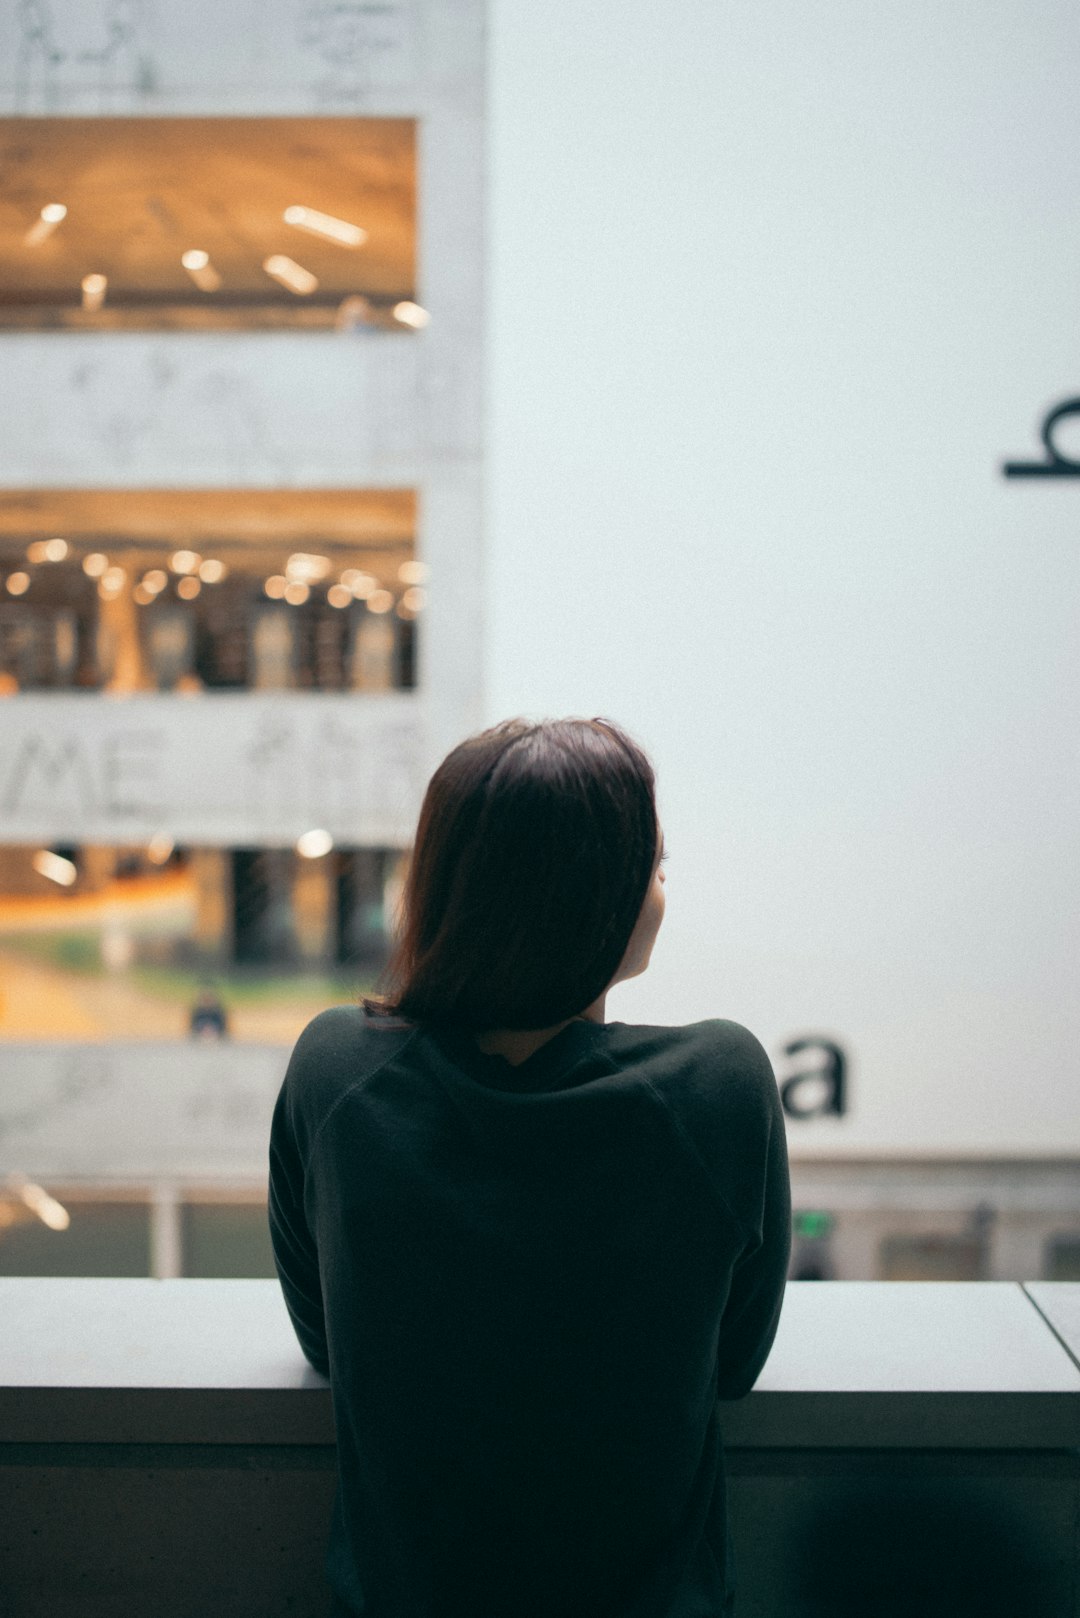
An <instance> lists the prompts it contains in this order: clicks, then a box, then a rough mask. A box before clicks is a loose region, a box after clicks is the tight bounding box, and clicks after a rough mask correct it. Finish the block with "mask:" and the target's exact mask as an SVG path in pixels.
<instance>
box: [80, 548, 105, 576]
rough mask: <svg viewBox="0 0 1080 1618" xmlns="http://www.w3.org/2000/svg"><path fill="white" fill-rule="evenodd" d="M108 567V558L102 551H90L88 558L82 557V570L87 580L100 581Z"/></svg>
mask: <svg viewBox="0 0 1080 1618" xmlns="http://www.w3.org/2000/svg"><path fill="white" fill-rule="evenodd" d="M108 565H109V558H108V557H107V556H106V555H105V553H104V551H91V552H90V555H89V556H84V557H83V565H82V570H83V572H84V573H85V574H86V576H87V577H88V578H91V579H100V577H101V575H102V574H103V573H104V571H105V569H106V568H107V567H108Z"/></svg>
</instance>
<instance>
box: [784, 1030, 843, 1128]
mask: <svg viewBox="0 0 1080 1618" xmlns="http://www.w3.org/2000/svg"><path fill="white" fill-rule="evenodd" d="M784 1055H785V1056H786V1057H789V1058H790V1059H791V1061H792V1066H791V1070H790V1071H789V1072H788V1073H787V1075H786V1076H785V1077H784V1078H783V1079H782V1080H781V1082H780V1100H781V1102H782V1103H783V1107H784V1111H785V1113H786V1114H787V1115H788V1117H789V1118H827V1117H830V1116H832V1117H843V1115H844V1113H846V1112H847V1057H846V1055H845V1053H844V1051H843V1049H842V1047H841V1046H839V1045H838V1044H837V1043H836V1042H835V1040H832V1039H825V1038H822V1037H820V1036H818V1035H815V1034H810V1035H807V1036H805V1037H804V1038H802V1039H793V1040H791V1041H789V1043H788V1044H787V1045H785V1046H784Z"/></svg>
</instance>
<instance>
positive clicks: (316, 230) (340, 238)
mask: <svg viewBox="0 0 1080 1618" xmlns="http://www.w3.org/2000/svg"><path fill="white" fill-rule="evenodd" d="M281 217H282V218H283V219H284V221H285V223H286V224H287V225H293V226H294V227H295V228H296V229H297V230H306V231H308V232H309V233H310V234H311V235H312V236H322V237H323V238H324V239H325V240H326V241H328V242H336V243H337V245H338V246H339V247H362V246H363V244H364V242H366V241H367V234H368V233H367V231H366V230H364V228H363V227H362V226H361V225H352V224H350V223H349V221H348V220H347V219H335V217H334V215H333V214H332V213H320V212H319V210H318V208H302V207H300V206H299V204H296V205H294V206H293V207H291V208H286V209H285V212H284V213H283V214H282V216H281Z"/></svg>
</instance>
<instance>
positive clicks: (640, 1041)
mask: <svg viewBox="0 0 1080 1618" xmlns="http://www.w3.org/2000/svg"><path fill="white" fill-rule="evenodd" d="M607 1029H608V1034H609V1039H610V1047H611V1051H612V1054H613V1055H617V1056H622V1055H625V1056H627V1057H628V1058H630V1059H631V1060H633V1059H635V1058H636V1059H638V1060H645V1061H648V1060H650V1059H653V1060H655V1061H656V1063H657V1065H658V1067H660V1068H661V1069H662V1070H664V1069H671V1068H673V1067H674V1066H675V1065H681V1064H682V1063H684V1062H686V1061H688V1060H693V1059H697V1060H700V1061H703V1062H705V1063H707V1064H709V1065H713V1066H714V1065H715V1064H718V1063H719V1064H723V1065H724V1066H725V1067H726V1068H730V1069H732V1070H734V1071H737V1072H740V1073H741V1072H745V1073H746V1074H747V1075H749V1076H751V1077H753V1078H754V1079H757V1080H760V1079H762V1078H764V1077H765V1076H768V1077H769V1078H770V1079H771V1078H772V1077H773V1072H772V1064H771V1063H770V1061H769V1057H768V1054H767V1052H766V1051H765V1048H764V1046H763V1045H762V1043H761V1041H760V1040H759V1039H758V1038H757V1037H756V1036H755V1035H754V1034H752V1033H751V1032H750V1030H749V1028H745V1027H744V1026H743V1024H742V1023H738V1022H732V1021H731V1020H730V1019H729V1018H726V1017H708V1018H705V1019H704V1020H703V1021H701V1022H691V1023H680V1024H675V1025H670V1026H669V1025H666V1024H651V1023H608V1024H607Z"/></svg>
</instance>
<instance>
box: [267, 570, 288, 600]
mask: <svg viewBox="0 0 1080 1618" xmlns="http://www.w3.org/2000/svg"><path fill="white" fill-rule="evenodd" d="M288 584H289V581H288V579H287V578H286V577H285V575H284V573H272V574H271V575H270V577H269V578H268V579H267V581H266V583H265V584H264V585H263V589H264V590H265V591H266V593H267V595H268V596H269V597H270V600H271V601H280V600H281V598H282V596H283V595H284V594H285V591H286V590H287V588H288Z"/></svg>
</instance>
